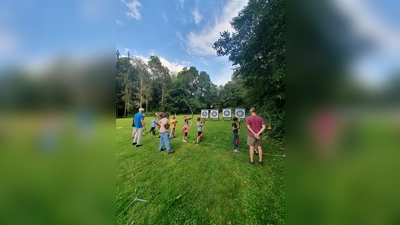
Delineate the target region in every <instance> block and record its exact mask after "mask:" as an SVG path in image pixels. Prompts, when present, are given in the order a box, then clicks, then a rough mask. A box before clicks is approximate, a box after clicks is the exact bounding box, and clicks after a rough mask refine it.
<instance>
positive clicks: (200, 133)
mask: <svg viewBox="0 0 400 225" xmlns="http://www.w3.org/2000/svg"><path fill="white" fill-rule="evenodd" d="M196 126H197V141H196V145H197V146H199V144H200V139H201V137H202V136H203V126H204V121H203V122H200V117H198V118H197V122H196Z"/></svg>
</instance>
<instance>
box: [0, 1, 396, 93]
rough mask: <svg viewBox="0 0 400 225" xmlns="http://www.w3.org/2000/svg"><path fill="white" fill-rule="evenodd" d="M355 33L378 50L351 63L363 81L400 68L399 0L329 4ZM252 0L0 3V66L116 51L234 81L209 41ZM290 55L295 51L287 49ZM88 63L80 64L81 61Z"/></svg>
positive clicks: (377, 81) (227, 27)
mask: <svg viewBox="0 0 400 225" xmlns="http://www.w3.org/2000/svg"><path fill="white" fill-rule="evenodd" d="M331 1H332V2H333V3H334V4H335V5H336V6H337V7H338V9H339V10H341V11H342V12H343V14H344V15H346V16H348V17H349V18H350V22H351V24H352V25H353V27H354V31H355V32H357V33H358V34H360V35H362V36H366V37H369V38H370V39H371V40H373V41H374V48H373V49H372V50H371V51H369V52H366V53H364V54H362V55H360V56H359V57H357V58H355V59H354V60H353V61H352V62H351V63H350V65H351V66H350V68H349V69H350V70H352V71H353V72H354V73H355V74H356V75H355V78H356V79H358V81H359V82H360V83H364V84H366V85H369V86H379V85H380V84H383V83H384V82H386V81H387V79H388V78H389V77H390V76H391V75H390V74H391V73H392V72H393V71H395V70H396V69H397V70H398V69H399V67H400V14H399V13H398V9H399V8H400V1H398V0H380V1H375V0H351V1H350V0H331ZM246 4H247V0H245V1H240V0H123V1H122V0H69V1H54V0H13V1H0V68H2V69H3V68H5V67H7V66H9V65H11V64H17V65H22V66H26V67H27V68H28V69H31V68H41V67H43V68H45V67H46V66H48V65H51V63H52V60H54V58H57V57H60V56H64V55H67V56H70V58H73V59H75V60H78V61H84V60H88V59H91V58H93V57H92V56H93V55H94V56H99V55H101V56H102V57H104V56H108V55H110V54H113V55H112V57H111V58H113V57H114V56H115V55H114V54H115V50H116V49H118V50H119V51H120V52H121V54H124V55H126V54H127V50H129V51H130V53H131V55H132V56H133V55H137V56H140V57H143V58H145V59H148V58H149V57H150V55H152V54H154V55H157V56H159V57H160V58H161V60H162V63H163V64H164V65H165V66H167V67H169V68H170V70H171V71H172V72H178V71H180V70H181V69H182V68H183V67H184V66H187V67H189V66H195V67H196V68H197V69H198V70H199V71H206V72H207V73H208V74H209V75H210V77H211V80H212V82H213V83H215V84H225V83H226V82H228V81H229V80H230V79H231V75H232V65H231V63H230V62H229V61H228V59H227V57H217V56H216V54H215V51H214V50H213V49H212V47H211V46H212V44H213V43H214V42H215V41H216V40H218V38H219V32H221V31H224V30H231V31H232V28H231V26H230V24H229V21H231V19H232V18H233V17H235V16H237V14H238V11H239V10H240V9H242V8H243V7H244V6H245V5H246ZM288 51H289V52H290V49H288ZM81 59H83V60H81Z"/></svg>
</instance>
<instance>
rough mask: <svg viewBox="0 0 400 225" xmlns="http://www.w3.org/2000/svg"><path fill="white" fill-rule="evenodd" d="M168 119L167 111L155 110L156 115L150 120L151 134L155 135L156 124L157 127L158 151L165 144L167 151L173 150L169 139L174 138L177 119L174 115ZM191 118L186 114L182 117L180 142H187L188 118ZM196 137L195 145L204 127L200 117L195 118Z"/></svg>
mask: <svg viewBox="0 0 400 225" xmlns="http://www.w3.org/2000/svg"><path fill="white" fill-rule="evenodd" d="M168 119H169V113H161V112H157V113H156V115H155V116H154V119H153V120H152V121H151V129H150V132H151V134H152V135H153V136H156V126H157V127H158V129H159V134H160V135H159V136H158V137H159V138H160V146H159V148H158V151H162V150H164V148H163V146H164V145H165V146H166V148H165V149H166V150H167V153H172V152H173V150H171V149H170V143H169V139H172V138H175V130H176V125H177V123H178V121H177V120H176V116H172V118H171V119H170V120H168ZM191 119H192V118H188V117H187V116H184V117H183V123H184V124H183V128H182V132H183V136H182V142H187V138H188V133H189V130H190V126H189V120H191ZM196 126H197V139H196V143H195V144H196V145H197V146H198V145H199V144H200V139H201V137H202V136H203V133H204V132H203V127H204V121H203V122H200V118H197V123H196Z"/></svg>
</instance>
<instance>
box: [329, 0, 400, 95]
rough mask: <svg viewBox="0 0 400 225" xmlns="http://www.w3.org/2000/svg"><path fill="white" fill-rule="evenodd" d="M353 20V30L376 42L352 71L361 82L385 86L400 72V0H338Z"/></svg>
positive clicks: (358, 60) (367, 84)
mask: <svg viewBox="0 0 400 225" xmlns="http://www.w3.org/2000/svg"><path fill="white" fill-rule="evenodd" d="M333 2H334V3H335V4H336V6H337V7H338V9H339V10H341V11H342V12H343V13H344V15H346V17H348V18H349V19H350V24H351V25H352V27H353V31H354V32H356V33H357V34H358V35H361V36H363V37H367V38H368V39H369V40H371V41H372V46H371V49H370V50H369V51H366V52H365V53H363V54H361V55H360V56H358V57H356V58H354V60H353V61H352V62H350V67H349V70H350V71H351V72H352V73H353V74H354V78H355V79H356V81H357V82H359V83H360V84H364V85H365V86H367V87H370V88H373V89H376V88H377V89H379V88H381V87H382V86H383V85H384V84H385V82H388V79H389V78H390V77H392V76H393V74H394V72H396V71H400V14H399V13H398V10H399V9H400V1H398V0H381V1H375V0H351V1H349V0H334V1H333Z"/></svg>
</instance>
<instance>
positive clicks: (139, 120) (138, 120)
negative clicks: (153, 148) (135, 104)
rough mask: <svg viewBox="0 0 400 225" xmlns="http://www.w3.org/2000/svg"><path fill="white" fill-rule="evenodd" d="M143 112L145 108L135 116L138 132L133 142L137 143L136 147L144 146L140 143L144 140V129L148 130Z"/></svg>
mask: <svg viewBox="0 0 400 225" xmlns="http://www.w3.org/2000/svg"><path fill="white" fill-rule="evenodd" d="M143 112H144V109H143V108H140V109H139V112H138V113H136V114H135V116H134V117H133V119H134V120H135V128H136V134H135V138H134V139H133V143H132V144H133V145H136V147H140V146H142V145H141V144H140V141H141V140H142V135H143V130H146V126H145V123H144V115H143Z"/></svg>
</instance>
